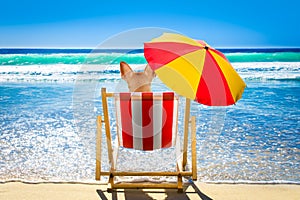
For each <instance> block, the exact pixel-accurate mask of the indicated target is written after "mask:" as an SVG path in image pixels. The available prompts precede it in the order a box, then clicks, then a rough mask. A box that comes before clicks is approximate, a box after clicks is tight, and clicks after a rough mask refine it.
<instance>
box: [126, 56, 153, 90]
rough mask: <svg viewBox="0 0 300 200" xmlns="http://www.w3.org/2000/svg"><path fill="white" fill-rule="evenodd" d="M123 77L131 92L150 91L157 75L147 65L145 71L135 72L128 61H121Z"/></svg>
mask: <svg viewBox="0 0 300 200" xmlns="http://www.w3.org/2000/svg"><path fill="white" fill-rule="evenodd" d="M120 72H121V77H122V79H124V80H125V81H126V82H127V84H128V88H129V91H130V92H150V91H151V82H152V80H153V78H154V77H155V73H154V71H153V70H152V69H151V68H150V66H149V65H147V66H146V67H145V69H144V71H143V72H134V71H133V70H132V69H131V67H130V66H129V65H128V64H127V63H126V62H123V61H122V62H120Z"/></svg>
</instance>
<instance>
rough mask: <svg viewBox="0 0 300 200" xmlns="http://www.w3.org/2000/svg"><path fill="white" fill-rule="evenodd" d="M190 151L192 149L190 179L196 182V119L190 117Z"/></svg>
mask: <svg viewBox="0 0 300 200" xmlns="http://www.w3.org/2000/svg"><path fill="white" fill-rule="evenodd" d="M191 139H192V141H191V149H192V174H193V175H192V179H193V180H197V155H196V144H197V140H196V117H195V116H192V117H191Z"/></svg>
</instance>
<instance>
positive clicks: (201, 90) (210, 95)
mask: <svg viewBox="0 0 300 200" xmlns="http://www.w3.org/2000/svg"><path fill="white" fill-rule="evenodd" d="M144 55H145V58H146V60H147V61H148V64H149V65H150V67H151V68H152V69H153V70H154V71H155V73H156V74H157V76H158V77H159V78H160V80H161V81H162V82H164V83H165V84H166V85H167V86H168V87H169V88H171V89H172V90H174V91H175V92H177V93H178V94H180V95H182V96H185V97H187V98H189V99H193V100H195V101H197V102H199V103H201V104H204V105H209V106H226V105H232V104H234V103H235V102H237V101H238V100H239V99H240V98H241V97H242V93H243V91H244V88H245V87H246V84H245V83H244V81H243V80H242V78H241V77H240V76H239V75H238V73H237V72H236V71H235V70H234V68H233V67H232V66H231V64H230V62H229V61H228V60H227V58H226V57H225V56H224V54H222V53H221V52H220V51H217V50H216V49H213V48H211V47H210V46H209V45H208V44H206V43H205V42H204V41H196V40H193V39H191V38H189V37H186V36H183V35H180V34H174V33H164V34H163V35H162V36H160V37H158V38H154V39H153V40H151V41H150V42H147V43H145V44H144Z"/></svg>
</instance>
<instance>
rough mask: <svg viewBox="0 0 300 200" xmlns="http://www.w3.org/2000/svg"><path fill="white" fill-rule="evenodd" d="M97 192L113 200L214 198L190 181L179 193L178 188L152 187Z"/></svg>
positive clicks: (104, 199)
mask: <svg viewBox="0 0 300 200" xmlns="http://www.w3.org/2000/svg"><path fill="white" fill-rule="evenodd" d="M97 193H98V195H99V197H100V199H102V200H107V199H113V200H117V199H119V200H121V199H125V200H152V199H166V200H173V199H174V200H185V199H186V200H187V199H201V200H212V198H210V197H208V196H207V195H205V194H204V193H202V192H201V191H200V189H199V188H198V187H197V186H196V185H195V184H194V182H192V181H191V182H189V183H186V184H185V185H184V190H183V192H182V193H178V192H177V190H176V189H161V190H150V189H124V190H114V191H113V192H112V193H107V191H102V190H97Z"/></svg>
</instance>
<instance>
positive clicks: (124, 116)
mask: <svg viewBox="0 0 300 200" xmlns="http://www.w3.org/2000/svg"><path fill="white" fill-rule="evenodd" d="M101 95H102V107H103V116H97V137H96V140H97V141H96V180H100V176H109V180H108V191H109V192H110V191H112V190H113V189H119V188H122V189H127V188H152V189H153V188H164V189H170V188H174V189H178V191H179V192H182V191H183V182H182V177H191V178H192V179H193V180H196V179H197V169H196V130H195V127H196V126H195V123H196V118H195V117H191V118H190V117H189V115H190V113H189V111H190V100H186V106H185V116H184V134H183V135H184V138H183V147H182V148H180V145H178V144H180V138H179V136H178V131H177V130H178V127H177V123H178V105H179V97H178V96H177V95H176V94H174V93H173V92H162V93H152V92H139V93H109V92H106V88H102V89H101ZM109 98H112V99H113V103H110V105H113V104H114V106H111V107H115V109H114V110H113V109H111V108H109V104H108V99H109ZM109 110H110V111H113V112H115V120H116V126H117V131H116V132H117V133H116V135H117V142H116V143H117V145H116V146H117V148H114V146H115V145H114V144H113V142H112V134H111V125H110V119H109V117H110V114H109ZM102 123H104V126H105V134H106V140H107V141H106V142H107V151H108V160H109V164H110V169H109V170H107V171H102V170H101V138H102ZM189 130H191V131H189ZM189 132H191V145H188V135H189ZM188 146H190V147H191V154H192V155H191V160H192V161H191V167H189V168H190V169H187V152H188ZM119 147H123V148H129V149H134V150H136V151H154V150H156V149H161V148H171V147H173V148H176V151H177V152H179V155H176V157H177V158H178V159H176V162H177V163H176V171H175V170H173V171H171V170H170V171H126V170H125V171H119V170H117V169H116V163H117V157H118V148H119ZM174 164H175V163H174ZM118 176H122V177H124V176H130V177H135V176H147V177H151V176H153V177H160V176H164V177H168V176H173V177H174V176H175V177H177V181H176V183H174V182H159V183H153V182H145V183H144V182H143V183H141V182H139V183H133V182H127V183H124V182H120V183H116V182H115V180H114V179H115V177H118Z"/></svg>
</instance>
